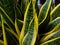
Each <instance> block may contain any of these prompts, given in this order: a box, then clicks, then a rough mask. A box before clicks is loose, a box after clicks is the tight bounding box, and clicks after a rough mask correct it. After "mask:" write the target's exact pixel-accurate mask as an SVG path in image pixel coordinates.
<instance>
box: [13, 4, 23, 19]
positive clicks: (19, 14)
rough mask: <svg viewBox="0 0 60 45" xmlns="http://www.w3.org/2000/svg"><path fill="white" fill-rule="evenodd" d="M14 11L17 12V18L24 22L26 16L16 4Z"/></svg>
mask: <svg viewBox="0 0 60 45" xmlns="http://www.w3.org/2000/svg"><path fill="white" fill-rule="evenodd" d="M14 11H15V18H17V19H20V20H23V17H24V16H23V14H22V12H21V9H20V6H19V5H18V4H16V6H15V10H14Z"/></svg>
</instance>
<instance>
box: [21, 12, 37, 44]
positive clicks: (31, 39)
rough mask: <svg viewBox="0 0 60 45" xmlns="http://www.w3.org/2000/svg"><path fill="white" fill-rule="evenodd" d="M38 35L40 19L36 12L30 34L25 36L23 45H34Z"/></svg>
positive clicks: (30, 25)
mask: <svg viewBox="0 0 60 45" xmlns="http://www.w3.org/2000/svg"><path fill="white" fill-rule="evenodd" d="M37 34H38V19H37V15H36V12H34V19H33V20H31V22H30V24H29V28H28V32H27V34H26V35H25V37H24V39H23V42H22V45H34V44H35V41H36V38H37Z"/></svg>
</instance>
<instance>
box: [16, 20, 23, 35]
mask: <svg viewBox="0 0 60 45" xmlns="http://www.w3.org/2000/svg"><path fill="white" fill-rule="evenodd" d="M22 26H23V21H21V20H19V19H15V29H16V32H17V34H18V35H20V32H21V29H22Z"/></svg>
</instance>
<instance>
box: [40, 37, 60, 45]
mask: <svg viewBox="0 0 60 45" xmlns="http://www.w3.org/2000/svg"><path fill="white" fill-rule="evenodd" d="M59 44H60V37H57V38H54V39H52V40H49V41H46V42H44V43H42V44H40V45H59Z"/></svg>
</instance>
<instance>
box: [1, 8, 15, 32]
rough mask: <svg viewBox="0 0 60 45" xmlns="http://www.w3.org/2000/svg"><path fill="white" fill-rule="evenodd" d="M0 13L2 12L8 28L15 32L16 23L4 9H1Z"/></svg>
mask: <svg viewBox="0 0 60 45" xmlns="http://www.w3.org/2000/svg"><path fill="white" fill-rule="evenodd" d="M0 12H1V15H2V16H3V18H4V20H5V22H6V24H7V25H8V27H9V28H10V29H13V30H14V31H15V27H14V25H15V24H14V22H13V21H12V20H11V18H10V17H9V16H8V15H7V13H6V12H5V11H4V9H3V8H2V7H0ZM5 22H4V23H5Z"/></svg>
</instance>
